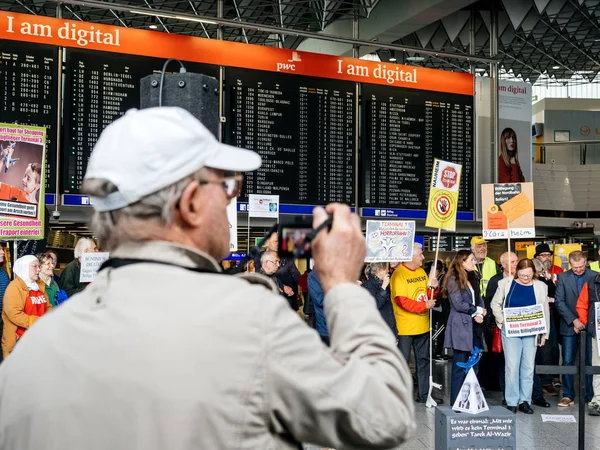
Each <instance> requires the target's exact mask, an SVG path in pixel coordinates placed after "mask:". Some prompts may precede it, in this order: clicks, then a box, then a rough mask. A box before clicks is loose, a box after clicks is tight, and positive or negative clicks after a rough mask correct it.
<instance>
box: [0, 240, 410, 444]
mask: <svg viewBox="0 0 600 450" xmlns="http://www.w3.org/2000/svg"><path fill="white" fill-rule="evenodd" d="M112 256H113V257H127V258H141V259H158V260H161V261H165V262H170V263H173V264H178V265H181V266H186V267H200V268H205V269H209V270H215V271H216V270H218V265H217V263H216V262H215V261H214V260H213V259H211V258H210V257H208V256H207V255H204V254H201V253H198V252H196V251H194V250H192V249H189V248H185V247H181V246H176V245H173V244H169V243H166V242H152V243H145V244H137V245H135V246H133V245H131V244H130V245H127V246H124V247H122V248H121V249H120V250H119V251H117V252H115V253H114V254H113V255H112ZM254 279H255V280H261V281H260V282H261V283H263V281H264V278H262V277H261V276H254ZM266 285H267V286H271V287H273V288H274V286H273V285H272V284H269V282H268V281H267V282H266ZM325 314H326V316H327V322H328V325H329V332H330V338H331V348H327V347H325V346H324V345H323V344H322V343H321V340H320V339H319V336H318V335H317V333H315V331H314V330H312V329H311V328H309V327H308V326H306V325H305V323H304V322H303V321H302V320H301V319H300V317H299V316H298V315H297V314H296V313H295V312H294V311H292V310H291V309H290V307H289V305H288V303H287V302H286V301H285V299H284V298H283V297H281V296H279V295H277V294H276V292H275V291H274V289H271V290H269V289H268V288H267V287H265V285H261V284H258V285H257V284H250V283H249V282H248V281H246V280H244V279H240V278H236V277H232V276H228V275H223V274H217V273H196V272H192V271H189V270H185V269H182V268H181V267H176V266H172V265H164V264H153V263H142V264H135V265H130V266H126V267H121V268H117V269H106V270H104V271H102V272H100V273H99V274H98V276H97V278H96V281H95V282H94V283H92V284H91V285H90V286H89V287H88V288H87V289H86V290H85V291H83V292H81V293H79V294H76V295H75V296H74V297H72V298H71V299H70V300H69V301H68V302H66V303H65V304H63V305H62V306H61V307H60V308H57V309H56V310H55V311H54V312H53V314H49V315H47V316H46V317H43V318H42V319H40V320H39V321H38V323H37V324H36V326H35V327H33V328H32V329H31V330H30V331H28V332H27V333H26V335H25V336H24V337H23V339H22V340H21V342H19V351H18V352H15V353H14V354H13V355H11V356H10V357H9V358H8V359H7V360H6V361H5V362H4V363H3V364H2V365H1V366H0V449H2V450H8V449H19V450H39V449H42V448H43V449H45V450H51V449H60V450H63V449H86V450H96V449H97V450H100V449H102V450H106V449H110V450H135V449H139V450H142V449H143V450H159V449H161V450H163V449H169V450H184V449H185V450H189V449H201V450H209V449H210V450H213V449H214V450H217V449H219V450H220V449H259V450H267V449H292V448H297V444H294V442H295V441H301V442H310V443H315V444H320V445H322V446H328V447H334V448H337V449H342V448H344V449H367V448H392V447H394V446H397V445H398V444H400V443H402V442H403V441H404V440H405V439H406V438H408V437H409V436H410V435H411V434H412V433H413V431H414V430H415V426H416V424H415V417H414V406H413V399H412V379H411V376H410V372H409V370H408V367H407V364H406V362H405V361H404V360H403V358H402V356H401V355H400V353H399V351H398V349H397V348H396V345H395V340H394V338H393V336H392V335H391V334H390V332H389V328H388V327H387V325H386V324H385V322H384V321H383V319H382V318H381V315H380V314H379V312H378V311H377V308H376V307H375V302H374V301H373V299H372V298H371V297H370V294H369V293H368V292H367V290H366V289H363V288H361V287H359V286H356V285H353V284H344V285H340V286H337V287H335V288H334V289H332V290H331V291H330V292H328V294H327V296H326V298H325Z"/></svg>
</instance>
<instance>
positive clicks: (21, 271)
mask: <svg viewBox="0 0 600 450" xmlns="http://www.w3.org/2000/svg"><path fill="white" fill-rule="evenodd" d="M37 260H38V259H37V258H36V257H35V256H33V255H26V256H22V257H20V258H19V259H17V260H16V261H15V267H14V269H13V270H14V272H15V275H16V276H18V277H19V278H20V279H21V280H23V281H24V282H25V284H26V285H27V288H28V289H29V290H30V291H39V290H40V287H39V286H38V284H37V282H35V281H33V280H32V279H31V278H29V265H30V264H31V263H32V262H34V261H37Z"/></svg>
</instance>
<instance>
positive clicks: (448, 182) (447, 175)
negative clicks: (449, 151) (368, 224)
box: [442, 167, 458, 189]
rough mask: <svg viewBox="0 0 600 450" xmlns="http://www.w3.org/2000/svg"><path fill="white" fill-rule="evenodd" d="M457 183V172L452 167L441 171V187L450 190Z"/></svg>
mask: <svg viewBox="0 0 600 450" xmlns="http://www.w3.org/2000/svg"><path fill="white" fill-rule="evenodd" d="M457 181H458V172H457V171H456V169H454V167H446V168H445V169H442V185H443V186H444V187H445V188H446V189H452V188H453V187H454V185H455V184H456V182H457Z"/></svg>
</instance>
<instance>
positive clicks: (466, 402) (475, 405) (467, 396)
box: [452, 367, 490, 414]
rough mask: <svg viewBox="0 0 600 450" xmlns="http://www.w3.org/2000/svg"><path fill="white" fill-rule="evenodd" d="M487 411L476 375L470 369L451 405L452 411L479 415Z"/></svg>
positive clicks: (487, 407)
mask: <svg viewBox="0 0 600 450" xmlns="http://www.w3.org/2000/svg"><path fill="white" fill-rule="evenodd" d="M489 409H490V408H489V406H488V404H487V401H486V399H485V396H484V395H483V391H482V390H481V386H480V385H479V381H478V380H477V375H475V371H474V369H473V368H472V367H471V368H470V369H469V373H467V376H466V378H465V381H464V382H463V385H462V387H461V388H460V392H459V393H458V397H456V401H455V402H454V405H452V410H454V411H460V412H464V413H469V414H479V413H480V412H484V411H487V410H489Z"/></svg>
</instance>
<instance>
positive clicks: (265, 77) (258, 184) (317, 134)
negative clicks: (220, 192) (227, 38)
mask: <svg viewBox="0 0 600 450" xmlns="http://www.w3.org/2000/svg"><path fill="white" fill-rule="evenodd" d="M225 78H226V92H227V97H226V102H227V103H226V104H227V108H226V111H227V114H228V117H227V126H226V138H225V140H226V142H227V143H229V144H231V145H235V146H237V147H243V148H247V149H250V150H254V151H256V152H257V153H259V154H260V156H261V157H262V160H263V164H262V167H261V168H260V169H258V170H257V171H256V172H252V173H248V174H246V177H245V180H244V189H243V192H242V195H241V196H240V198H241V200H242V201H243V200H244V199H247V198H248V194H266V195H271V194H273V195H279V201H280V202H281V203H284V204H305V205H319V204H326V203H329V202H342V203H346V204H350V205H354V204H355V203H356V202H355V193H354V184H355V181H354V173H355V172H354V171H355V155H356V152H355V136H356V133H355V130H354V124H355V120H356V119H355V113H356V92H355V90H356V88H355V84H354V83H352V82H346V81H337V80H329V79H322V78H314V77H306V76H300V75H290V74H287V73H286V74H279V73H272V72H263V71H256V70H241V69H234V68H227V69H226V72H225Z"/></svg>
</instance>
